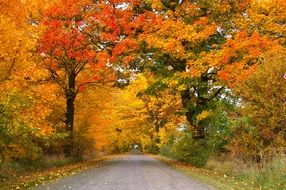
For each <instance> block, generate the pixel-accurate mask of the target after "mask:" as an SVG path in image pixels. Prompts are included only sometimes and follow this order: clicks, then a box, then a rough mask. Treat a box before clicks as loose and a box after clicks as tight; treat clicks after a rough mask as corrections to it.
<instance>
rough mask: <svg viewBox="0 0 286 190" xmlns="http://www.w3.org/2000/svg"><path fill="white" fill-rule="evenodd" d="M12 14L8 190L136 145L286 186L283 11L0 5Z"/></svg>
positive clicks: (195, 2)
mask: <svg viewBox="0 0 286 190" xmlns="http://www.w3.org/2000/svg"><path fill="white" fill-rule="evenodd" d="M0 13H1V14H0V44H1V46H0V182H1V181H2V180H5V179H7V178H9V176H10V175H16V173H17V168H19V167H24V166H25V167H27V165H31V163H40V165H41V164H42V165H43V164H44V163H47V162H48V161H49V159H50V160H51V158H56V160H57V161H58V160H59V159H62V160H69V161H67V162H70V161H71V160H73V161H75V160H77V161H78V160H82V159H89V158H93V157H96V156H98V155H100V154H115V153H124V152H129V151H130V150H132V149H133V148H134V146H135V145H136V146H139V149H140V150H141V151H142V152H146V153H151V154H160V155H163V156H165V157H168V158H171V159H174V160H177V161H180V162H184V163H190V164H192V165H193V166H196V167H199V168H209V169H217V170H220V171H222V172H224V173H226V174H227V175H234V176H240V177H241V178H245V179H249V180H252V181H254V182H255V183H259V184H261V186H264V187H265V189H267V188H269V189H283V188H286V180H285V179H286V176H285V173H286V1H285V0H174V1H171V0H49V1H48V0H9V1H6V0H0ZM15 165H16V166H15Z"/></svg>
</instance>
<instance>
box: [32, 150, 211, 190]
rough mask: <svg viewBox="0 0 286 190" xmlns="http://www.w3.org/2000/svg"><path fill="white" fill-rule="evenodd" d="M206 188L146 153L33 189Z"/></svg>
mask: <svg viewBox="0 0 286 190" xmlns="http://www.w3.org/2000/svg"><path fill="white" fill-rule="evenodd" d="M65 189H68V190H191V189H192V190H209V189H214V188H212V187H210V186H208V185H205V184H201V183H199V182H197V181H195V180H194V179H192V178H191V177H190V176H186V175H184V174H182V173H180V172H179V171H177V170H175V169H173V168H171V167H170V166H167V165H166V164H164V163H162V162H160V161H158V160H155V159H153V158H151V157H148V156H146V155H125V156H117V157H115V158H114V159H112V160H109V161H106V163H105V164H104V166H102V167H100V168H95V169H90V170H87V171H84V172H81V173H78V174H76V175H73V176H69V177H66V178H64V179H61V180H59V181H57V182H55V183H52V184H47V185H44V186H40V187H38V188H37V190H65Z"/></svg>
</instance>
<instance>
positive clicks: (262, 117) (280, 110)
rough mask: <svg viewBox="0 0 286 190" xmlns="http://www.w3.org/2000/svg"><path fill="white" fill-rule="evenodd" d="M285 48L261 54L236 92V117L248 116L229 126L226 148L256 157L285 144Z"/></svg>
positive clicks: (266, 154) (265, 154) (235, 152)
mask: <svg viewBox="0 0 286 190" xmlns="http://www.w3.org/2000/svg"><path fill="white" fill-rule="evenodd" d="M284 55H285V48H279V49H274V50H271V51H270V52H267V53H265V54H264V55H263V61H262V64H261V65H259V66H258V69H257V70H256V72H255V73H254V74H253V75H252V76H250V77H249V78H248V79H247V80H245V81H243V82H241V83H240V84H239V85H238V87H237V88H236V92H237V93H238V94H239V96H240V97H241V98H242V104H243V107H242V108H241V109H240V111H239V112H238V113H239V115H240V117H243V118H246V119H248V122H241V123H239V124H238V125H237V127H236V128H234V129H233V138H232V139H231V143H230V145H229V149H230V150H231V152H232V153H233V154H234V155H236V156H237V155H239V154H240V155H244V156H245V157H246V158H248V159H249V158H250V159H254V160H259V159H262V158H263V156H272V154H273V151H276V149H277V148H280V147H285V127H284V126H285V125H286V120H285V118H286V110H285V93H286V92H285V89H286V81H285V79H284V77H283V76H284V75H285V69H286V65H285V56H284Z"/></svg>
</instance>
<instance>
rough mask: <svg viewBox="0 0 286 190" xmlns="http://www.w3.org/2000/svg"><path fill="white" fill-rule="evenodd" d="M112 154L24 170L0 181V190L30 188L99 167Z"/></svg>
mask: <svg viewBox="0 0 286 190" xmlns="http://www.w3.org/2000/svg"><path fill="white" fill-rule="evenodd" d="M113 157H114V156H112V155H111V156H104V157H101V158H98V159H93V160H88V161H81V162H74V163H68V164H66V165H62V166H55V167H52V168H47V169H39V170H35V171H29V172H26V173H24V174H22V175H20V176H15V177H11V178H8V179H6V180H3V181H2V182H1V181H0V189H1V190H23V189H32V188H34V187H36V186H38V185H41V184H45V183H48V182H53V181H56V180H58V179H60V178H62V177H64V176H68V175H73V174H76V173H78V172H80V171H84V170H87V169H89V168H96V167H100V166H101V165H102V163H103V161H105V160H109V159H111V158H113Z"/></svg>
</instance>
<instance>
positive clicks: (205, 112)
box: [196, 110, 210, 121]
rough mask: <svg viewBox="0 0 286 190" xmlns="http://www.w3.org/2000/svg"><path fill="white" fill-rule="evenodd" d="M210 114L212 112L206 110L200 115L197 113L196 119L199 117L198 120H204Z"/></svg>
mask: <svg viewBox="0 0 286 190" xmlns="http://www.w3.org/2000/svg"><path fill="white" fill-rule="evenodd" d="M209 115H210V112H209V111H206V110H204V111H202V112H201V113H200V114H199V115H197V117H196V119H197V121H202V120H204V119H206V118H207V117H209Z"/></svg>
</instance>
